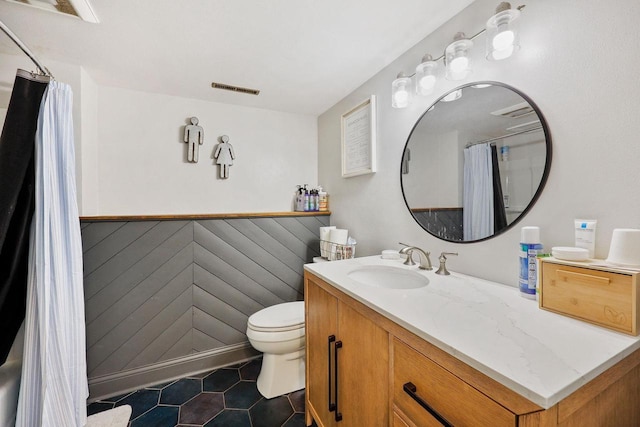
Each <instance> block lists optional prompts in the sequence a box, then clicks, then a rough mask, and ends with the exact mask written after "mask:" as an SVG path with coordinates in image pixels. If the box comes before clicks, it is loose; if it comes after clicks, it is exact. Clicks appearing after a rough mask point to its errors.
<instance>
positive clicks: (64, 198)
mask: <svg viewBox="0 0 640 427" xmlns="http://www.w3.org/2000/svg"><path fill="white" fill-rule="evenodd" d="M71 107H72V93H71V89H70V88H69V86H68V85H65V84H63V83H58V82H55V81H53V82H51V83H49V86H48V88H47V91H46V93H45V95H44V98H43V100H42V103H41V105H40V113H39V117H38V129H37V133H36V140H35V143H36V147H35V177H36V179H35V183H36V186H35V189H36V191H35V212H34V216H33V221H32V224H31V243H30V247H29V275H28V282H27V311H26V319H25V348H24V359H23V365H22V380H21V384H20V398H19V402H18V415H17V419H16V427H31V426H43V427H44V426H51V427H59V426H65V427H72V426H75V427H81V426H84V425H85V424H86V419H87V414H86V399H87V397H88V395H89V392H88V383H87V373H86V372H87V369H86V350H85V319H84V297H83V281H82V246H81V239H80V223H79V217H78V208H77V203H76V189H75V155H74V140H73V124H72V111H71Z"/></svg>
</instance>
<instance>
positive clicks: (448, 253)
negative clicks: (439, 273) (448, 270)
mask: <svg viewBox="0 0 640 427" xmlns="http://www.w3.org/2000/svg"><path fill="white" fill-rule="evenodd" d="M446 255H458V252H441V253H440V257H439V258H438V259H440V258H444V260H445V261H446V260H447V257H446Z"/></svg>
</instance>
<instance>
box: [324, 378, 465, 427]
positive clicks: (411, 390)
mask: <svg viewBox="0 0 640 427" xmlns="http://www.w3.org/2000/svg"><path fill="white" fill-rule="evenodd" d="M402 389H403V390H404V392H405V393H407V394H408V395H409V396H411V398H412V399H413V400H415V401H416V402H418V404H420V406H422V407H423V408H424V409H426V410H427V412H428V413H430V414H431V416H432V417H433V418H435V419H436V420H438V421H439V422H440V424H442V425H443V426H445V427H453V424H451V423H450V422H449V421H447V420H446V419H445V418H444V417H443V416H442V415H440V414H439V413H438V412H437V411H436V410H435V409H433V408H432V407H431V406H429V404H428V403H427V402H425V401H424V400H422V398H421V397H420V396H418V394H417V391H418V389H417V388H416V386H415V385H414V384H413V383H412V382H408V383H406V384H405V385H403V386H402ZM336 400H337V399H336Z"/></svg>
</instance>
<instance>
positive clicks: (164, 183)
mask: <svg viewBox="0 0 640 427" xmlns="http://www.w3.org/2000/svg"><path fill="white" fill-rule="evenodd" d="M203 90H207V89H206V88H205V89H203ZM239 96H243V95H239ZM97 104H98V116H97V121H98V130H97V132H98V138H97V141H98V148H97V159H98V168H97V169H98V177H97V183H95V182H94V183H92V184H93V185H97V188H96V189H95V192H96V194H97V195H98V197H97V200H96V203H97V208H96V209H92V211H91V212H92V213H93V212H97V213H99V214H100V215H145V214H146V215H151V214H200V213H203V214H206V213H232V212H282V211H290V210H292V199H293V193H294V190H295V187H296V184H305V183H306V184H316V181H317V121H316V118H315V117H313V116H306V115H301V114H290V113H281V112H275V111H269V110H261V109H256V108H248V107H240V106H236V105H229V104H220V103H213V102H205V101H199V100H193V99H187V98H179V97H172V96H166V95H159V94H149V93H143V92H137V91H131V90H124V89H116V88H110V87H103V86H100V87H99V88H98V102H97ZM192 116H196V117H197V118H198V119H199V125H200V126H202V127H203V128H204V144H203V145H201V146H200V149H199V150H200V151H199V157H200V160H199V162H198V163H195V164H194V163H189V162H187V161H186V145H187V144H185V143H184V142H183V132H184V126H185V125H186V124H189V119H190V117H192ZM221 135H228V136H229V138H230V141H229V142H230V143H231V145H232V146H233V148H234V151H235V155H236V160H235V162H234V164H233V166H231V168H230V174H229V176H230V177H229V178H228V179H226V180H223V179H219V178H218V176H219V170H218V166H216V165H215V160H214V159H213V158H212V154H213V151H214V149H215V146H216V144H217V143H218V137H219V136H221ZM88 184H89V183H88V182H85V191H89V192H90V191H91V190H89V189H88V188H86V186H87V185H88Z"/></svg>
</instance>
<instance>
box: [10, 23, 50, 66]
mask: <svg viewBox="0 0 640 427" xmlns="http://www.w3.org/2000/svg"><path fill="white" fill-rule="evenodd" d="M0 29H1V30H2V31H4V33H5V34H6V35H7V36H9V38H10V39H11V40H13V42H14V43H15V44H16V45H18V47H19V48H20V49H21V50H22V51H23V52H24V53H25V54H26V55H27V56H28V57H29V59H31V61H33V63H34V64H36V68H38V71H39V72H40V74H42V75H43V76H49V77H51V78H53V74H51V71H49V69H48V68H47V67H45V66H44V65H42V64H41V63H40V61H38V59H37V58H36V57H35V56H34V55H33V53H31V50H29V48H28V47H27V46H26V45H25V44H24V43H22V40H20V38H18V36H16V34H15V33H14V32H13V31H11V30H10V29H9V27H7V26H6V25H5V24H4V22H2V21H0Z"/></svg>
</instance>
